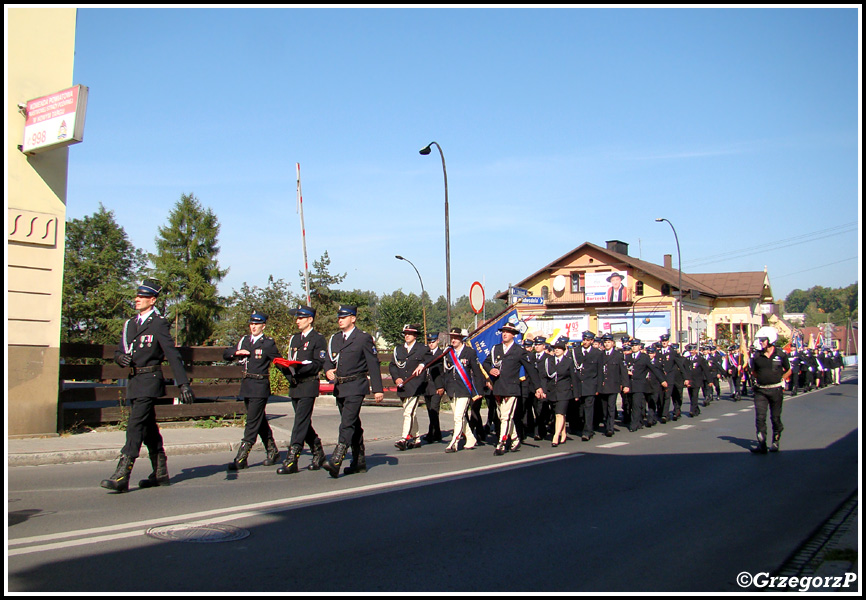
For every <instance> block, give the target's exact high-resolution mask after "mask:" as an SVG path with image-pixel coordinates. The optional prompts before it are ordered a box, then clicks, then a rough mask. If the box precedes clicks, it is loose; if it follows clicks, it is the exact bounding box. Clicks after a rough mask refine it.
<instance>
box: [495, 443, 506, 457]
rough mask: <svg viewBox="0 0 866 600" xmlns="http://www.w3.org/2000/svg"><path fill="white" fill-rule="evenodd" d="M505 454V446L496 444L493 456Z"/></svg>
mask: <svg viewBox="0 0 866 600" xmlns="http://www.w3.org/2000/svg"><path fill="white" fill-rule="evenodd" d="M503 454H505V444H501V443H500V444H497V446H496V449H495V450H494V451H493V456H502V455H503Z"/></svg>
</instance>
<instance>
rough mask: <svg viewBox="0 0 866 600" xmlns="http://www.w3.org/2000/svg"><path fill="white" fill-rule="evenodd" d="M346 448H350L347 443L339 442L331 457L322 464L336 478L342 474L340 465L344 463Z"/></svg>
mask: <svg viewBox="0 0 866 600" xmlns="http://www.w3.org/2000/svg"><path fill="white" fill-rule="evenodd" d="M346 450H348V448H346V444H337V446H336V447H335V448H334V453H333V454H331V458H330V459H328V460H327V461H325V464H323V465H322V466H323V467H324V469H325V470H326V471H327V472H328V473H330V475H331V477H333V478H334V479H336V478H337V477H339V476H340V466H341V465H342V464H343V459H344V458H346Z"/></svg>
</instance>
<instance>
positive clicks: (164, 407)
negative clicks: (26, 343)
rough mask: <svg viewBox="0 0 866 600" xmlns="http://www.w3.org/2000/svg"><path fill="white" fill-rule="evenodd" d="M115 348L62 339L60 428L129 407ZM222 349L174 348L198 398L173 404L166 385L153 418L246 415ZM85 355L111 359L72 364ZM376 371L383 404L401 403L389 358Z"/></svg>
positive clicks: (237, 379)
mask: <svg viewBox="0 0 866 600" xmlns="http://www.w3.org/2000/svg"><path fill="white" fill-rule="evenodd" d="M116 349H117V346H116V345H114V344H110V345H97V344H60V357H61V364H60V398H59V401H58V412H59V415H58V421H59V425H60V429H59V430H60V431H62V430H64V429H66V428H68V427H71V426H75V425H79V424H80V425H97V424H101V423H117V422H120V421H123V420H124V418H125V414H126V413H127V412H128V407H127V405H126V385H125V380H126V377H127V376H128V374H129V369H125V368H123V367H120V366H118V365H117V364H116V363H115V362H114V351H115V350H116ZM225 349H226V347H225V346H222V347H219V346H193V347H180V348H178V350H180V355H181V358H182V359H183V362H184V365H185V366H186V371H187V374H188V376H189V378H190V382H191V383H190V385H191V387H192V391H193V393H194V394H195V397H196V401H195V402H194V403H193V404H174V398H176V397H179V396H180V391H179V390H178V388H177V386H174V385H167V386H166V394H165V397H163V398H161V399H160V400H159V401H158V402H157V406H156V418H157V420H160V421H167V420H172V419H187V418H204V417H210V416H218V417H226V416H231V415H238V414H244V412H245V409H244V403H243V402H241V401H238V399H237V394H238V392H239V391H240V385H241V379H242V378H243V369H242V368H241V367H240V366H238V365H235V364H228V363H227V362H226V361H225V360H223V352H224V351H225ZM85 358H89V359H106V360H108V361H110V362H108V363H107V364H73V363H74V362H76V361H80V359H85ZM190 365H191V366H190ZM380 370H381V373H382V383H383V385H384V386H385V402H383V404H385V405H388V406H399V405H400V401H399V399H398V398H397V388H396V387H395V386H394V384H393V381H392V380H391V376H390V375H389V373H388V365H387V363H383V364H382V365H381V368H380ZM162 372H163V376H164V377H165V378H166V379H172V378H173V375H172V370H171V366H170V365H169V364H168V363H167V362H164V363H163V365H162ZM319 390H320V392H319V393H320V395H327V394H331V393H333V390H334V386H333V385H332V384H329V383H328V382H327V381H324V380H323V381H321V382H320V385H319ZM287 399H288V398H286V400H287ZM367 403H374V401H373V400H372V396H368V398H367Z"/></svg>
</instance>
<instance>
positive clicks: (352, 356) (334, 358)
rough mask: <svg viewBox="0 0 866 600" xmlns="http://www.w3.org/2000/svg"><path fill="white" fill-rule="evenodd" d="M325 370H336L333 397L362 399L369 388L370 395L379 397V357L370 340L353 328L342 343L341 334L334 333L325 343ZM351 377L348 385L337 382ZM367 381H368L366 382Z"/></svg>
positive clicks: (340, 332) (370, 337)
mask: <svg viewBox="0 0 866 600" xmlns="http://www.w3.org/2000/svg"><path fill="white" fill-rule="evenodd" d="M324 368H325V370H326V371H329V370H331V369H336V370H337V377H338V379H337V383H336V385H335V386H334V396H336V397H337V398H345V397H347V396H366V395H367V394H369V393H370V387H371V385H372V388H373V393H374V394H381V393H382V374H381V373H380V372H379V355H378V354H377V352H376V345H375V344H374V343H373V336H371V335H370V334H369V333H366V332H364V331H361V330H360V329H358V328H357V327H356V328H355V329H353V330H352V333H351V334H350V335H349V339H347V340H344V339H343V332H342V331H338V332H337V333H335V334H334V335H332V336H331V339H330V340H328V351H327V353H326V354H325V367H324ZM343 377H351V378H352V380H351V381H344V382H343V383H340V382H339V381H340V380H339V378H343ZM368 377H369V380H368V379H367V378H368Z"/></svg>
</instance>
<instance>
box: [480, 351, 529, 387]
mask: <svg viewBox="0 0 866 600" xmlns="http://www.w3.org/2000/svg"><path fill="white" fill-rule="evenodd" d="M521 366H523V368H524V370H525V371H526V376H527V377H528V378H529V381H530V382H531V385H532V389H535V390H537V389H538V388H539V387H541V383H540V380H539V377H538V369H537V368H536V366H535V364H534V361H533V360H532V359H531V356H530V354H529V353H528V352H527V351H526V350H524V349H523V348H522V347H520V345H519V344H517V343H516V342H515V343H513V344H511V348H509V350H508V352H507V353H506V352H505V350H504V348H503V346H502V344H496V345H495V346H494V347H493V350H492V351H491V352H490V354H488V355H487V358H486V359H485V360H484V370H485V371H487V373H490V370H491V369H494V368H496V369H499V376H498V377H491V379H492V380H493V395H494V396H520V367H521Z"/></svg>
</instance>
